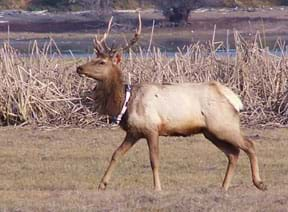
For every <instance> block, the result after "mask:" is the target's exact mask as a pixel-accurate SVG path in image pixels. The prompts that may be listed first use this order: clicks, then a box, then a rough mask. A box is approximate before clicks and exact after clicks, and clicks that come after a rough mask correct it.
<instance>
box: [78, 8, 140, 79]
mask: <svg viewBox="0 0 288 212" xmlns="http://www.w3.org/2000/svg"><path fill="white" fill-rule="evenodd" d="M138 19H139V26H138V29H137V30H136V33H135V35H134V37H133V39H131V40H130V42H128V43H127V44H126V46H124V47H118V48H112V47H111V48H110V47H108V45H107V43H106V39H107V37H108V35H109V33H110V31H111V26H112V20H113V17H111V19H110V21H109V24H108V29H107V31H106V32H105V33H104V35H103V37H102V38H101V39H98V37H97V35H96V36H95V39H94V49H95V52H96V58H94V59H92V60H91V61H90V62H88V63H86V64H83V65H81V66H79V67H77V73H78V74H79V75H85V76H87V77H90V78H93V79H95V80H100V81H104V80H106V79H109V77H110V76H111V75H113V72H115V70H118V68H117V66H116V65H117V64H118V63H119V62H120V53H122V52H123V51H125V50H127V49H129V48H130V47H131V46H133V45H134V44H135V43H136V42H137V41H138V39H139V37H140V34H141V28H142V23H141V16H140V12H139V13H138Z"/></svg>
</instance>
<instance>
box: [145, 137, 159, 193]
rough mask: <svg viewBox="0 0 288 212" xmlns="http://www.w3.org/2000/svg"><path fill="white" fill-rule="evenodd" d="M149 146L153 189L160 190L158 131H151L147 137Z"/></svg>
mask: <svg viewBox="0 0 288 212" xmlns="http://www.w3.org/2000/svg"><path fill="white" fill-rule="evenodd" d="M147 142H148V146H149V154H150V162H151V168H152V171H153V181H154V189H155V191H161V184H160V178H159V136H158V133H153V134H151V135H149V136H148V137H147Z"/></svg>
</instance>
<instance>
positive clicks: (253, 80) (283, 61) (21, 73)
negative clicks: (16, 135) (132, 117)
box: [0, 32, 288, 127]
mask: <svg viewBox="0 0 288 212" xmlns="http://www.w3.org/2000/svg"><path fill="white" fill-rule="evenodd" d="M234 40H235V46H236V52H235V55H233V56H230V55H229V54H227V55H221V54H219V53H217V52H218V50H219V49H220V48H222V47H223V43H222V42H218V43H217V42H214V39H213V40H212V41H211V42H210V43H209V44H208V45H207V44H206V45H204V44H200V43H196V44H193V45H190V46H186V47H184V48H183V49H179V51H178V52H177V53H176V54H175V56H174V57H167V56H166V54H165V53H163V52H161V51H160V50H159V49H157V48H152V50H151V49H150V48H149V51H146V52H145V51H143V50H142V49H140V50H139V53H137V54H135V53H134V52H132V51H130V52H129V53H128V55H127V57H126V58H124V60H123V63H122V64H121V66H122V69H123V72H124V75H125V76H128V73H130V75H131V77H132V82H133V83H143V82H157V83H164V82H173V83H182V82H203V81H209V80H217V81H220V82H222V83H224V84H226V85H227V86H229V87H230V88H232V89H233V90H234V91H235V92H236V93H238V94H239V95H240V96H241V98H242V100H243V102H244V105H245V110H244V111H243V112H242V121H243V122H244V123H245V124H246V125H249V126H250V125H253V126H263V125H265V126H267V125H273V126H288V57H287V50H286V49H285V44H284V43H282V42H281V41H277V42H276V44H275V45H276V47H277V49H279V54H277V55H276V54H273V53H271V51H270V50H269V49H268V48H265V47H264V45H263V44H262V42H261V41H262V40H261V37H260V35H259V34H256V36H255V38H254V40H252V41H251V40H249V41H247V40H245V39H243V37H241V35H240V34H239V33H237V32H235V33H234ZM30 53H31V54H29V56H23V55H21V54H20V53H18V52H17V50H15V49H13V48H12V47H10V46H9V45H7V44H5V45H4V46H3V47H2V48H1V49H0V63H1V66H0V80H1V84H0V124H1V125H12V124H13V125H21V124H22V125H23V124H37V125H53V126H67V125H68V126H70V125H77V126H82V127H83V126H87V125H89V126H102V125H106V124H107V119H106V117H105V116H101V115H99V114H98V113H97V112H95V111H93V99H92V98H89V94H88V95H87V92H88V91H91V90H92V89H93V84H95V82H94V81H91V80H88V79H85V78H81V77H79V76H78V75H77V74H76V72H75V70H76V66H77V65H79V64H81V63H83V62H84V61H83V60H82V61H81V59H77V58H74V57H71V59H67V58H64V57H63V56H62V55H61V52H60V51H59V49H58V48H57V45H56V43H55V42H54V41H53V40H52V39H51V41H50V42H49V43H47V44H46V45H45V46H44V47H43V48H41V49H40V48H39V47H38V45H37V42H35V43H34V44H33V45H32V46H31V52H30Z"/></svg>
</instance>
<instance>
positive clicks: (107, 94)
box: [94, 65, 125, 116]
mask: <svg viewBox="0 0 288 212" xmlns="http://www.w3.org/2000/svg"><path fill="white" fill-rule="evenodd" d="M94 91H95V93H94V95H95V96H94V99H95V103H96V108H97V109H98V110H99V112H100V113H102V114H107V115H109V116H116V115H118V114H119V113H120V112H121V109H122V105H123V102H124V98H125V91H124V84H123V80H122V73H121V71H120V70H119V68H118V67H117V66H115V65H113V70H112V71H111V73H110V76H109V79H106V80H103V81H101V82H99V83H98V85H97V86H96V87H95V89H94Z"/></svg>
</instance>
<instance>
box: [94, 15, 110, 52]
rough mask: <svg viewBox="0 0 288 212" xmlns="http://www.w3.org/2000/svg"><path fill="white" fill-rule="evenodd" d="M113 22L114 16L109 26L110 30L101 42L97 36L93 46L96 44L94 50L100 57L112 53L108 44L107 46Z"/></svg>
mask: <svg viewBox="0 0 288 212" xmlns="http://www.w3.org/2000/svg"><path fill="white" fill-rule="evenodd" d="M112 21H113V16H112V17H111V18H110V21H109V24H108V28H107V31H106V32H105V33H104V35H103V37H102V39H101V40H98V38H97V35H95V38H94V41H93V44H94V49H95V50H96V52H97V54H98V55H99V54H100V55H104V54H106V53H107V52H110V51H111V49H110V48H108V46H107V44H106V39H107V37H108V35H109V33H110V31H111V26H112Z"/></svg>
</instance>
